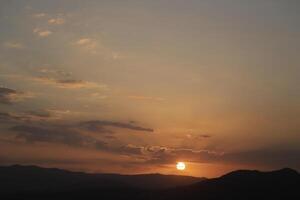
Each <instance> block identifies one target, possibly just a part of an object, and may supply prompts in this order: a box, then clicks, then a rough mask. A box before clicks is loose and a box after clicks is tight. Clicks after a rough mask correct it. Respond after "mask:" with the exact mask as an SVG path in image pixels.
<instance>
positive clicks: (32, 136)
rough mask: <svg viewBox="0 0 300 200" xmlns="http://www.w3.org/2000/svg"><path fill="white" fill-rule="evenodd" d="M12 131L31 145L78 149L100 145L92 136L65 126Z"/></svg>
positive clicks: (22, 127) (34, 127) (20, 126)
mask: <svg viewBox="0 0 300 200" xmlns="http://www.w3.org/2000/svg"><path fill="white" fill-rule="evenodd" d="M11 130H12V131H15V132H17V135H16V138H17V139H23V140H25V141H26V142H29V143H35V142H48V143H61V144H66V145H70V146H78V147H93V146H95V145H99V144H100V141H98V140H96V139H94V138H92V137H90V136H84V135H82V134H81V133H80V132H78V131H77V130H73V129H69V128H66V127H63V126H61V127H59V126H57V127H39V126H28V125H18V126H14V127H12V128H11ZM102 145H103V144H102Z"/></svg>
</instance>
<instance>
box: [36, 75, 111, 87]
mask: <svg viewBox="0 0 300 200" xmlns="http://www.w3.org/2000/svg"><path fill="white" fill-rule="evenodd" d="M32 80H34V81H38V82H40V83H43V84H49V85H53V86H56V87H58V88H65V89H81V88H98V89H107V86H106V85H104V84H99V83H96V82H90V81H83V80H77V79H53V78H49V77H35V78H32Z"/></svg>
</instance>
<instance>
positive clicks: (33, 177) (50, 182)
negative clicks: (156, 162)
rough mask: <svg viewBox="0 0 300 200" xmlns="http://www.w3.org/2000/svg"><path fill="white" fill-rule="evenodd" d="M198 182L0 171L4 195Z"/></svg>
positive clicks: (56, 171)
mask: <svg viewBox="0 0 300 200" xmlns="http://www.w3.org/2000/svg"><path fill="white" fill-rule="evenodd" d="M202 180H204V178H196V177H191V176H176V175H162V174H140V175H120V174H89V173H83V172H70V171H66V170H61V169H53V168H41V167H37V166H21V165H13V166H2V167H0V188H1V191H2V193H5V194H7V195H10V194H17V193H20V194H21V193H22V194H23V193H43V192H47V193H49V192H65V191H83V190H111V189H114V190H115V189H118V190H120V189H126V190H130V189H134V190H150V189H166V188H173V187H178V186H184V185H190V184H193V183H196V182H199V181H202Z"/></svg>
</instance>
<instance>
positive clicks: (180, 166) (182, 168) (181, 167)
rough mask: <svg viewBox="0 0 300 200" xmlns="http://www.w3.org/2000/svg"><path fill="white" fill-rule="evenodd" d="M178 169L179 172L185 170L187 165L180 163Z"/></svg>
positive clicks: (177, 165)
mask: <svg viewBox="0 0 300 200" xmlns="http://www.w3.org/2000/svg"><path fill="white" fill-rule="evenodd" d="M176 168H177V169H178V170H185V164H184V162H178V163H177V164H176Z"/></svg>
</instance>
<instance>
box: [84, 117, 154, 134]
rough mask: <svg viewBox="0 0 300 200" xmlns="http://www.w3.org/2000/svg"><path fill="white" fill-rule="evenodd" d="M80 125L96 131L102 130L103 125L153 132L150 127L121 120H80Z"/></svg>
mask: <svg viewBox="0 0 300 200" xmlns="http://www.w3.org/2000/svg"><path fill="white" fill-rule="evenodd" d="M80 125H81V126H82V127H85V128H87V129H89V130H91V131H98V130H100V131H103V127H105V126H111V127H116V128H124V129H131V130H135V131H145V132H153V131H154V130H153V129H151V128H144V127H140V126H136V125H134V124H132V123H122V122H113V121H100V120H95V121H85V122H81V123H80Z"/></svg>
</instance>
